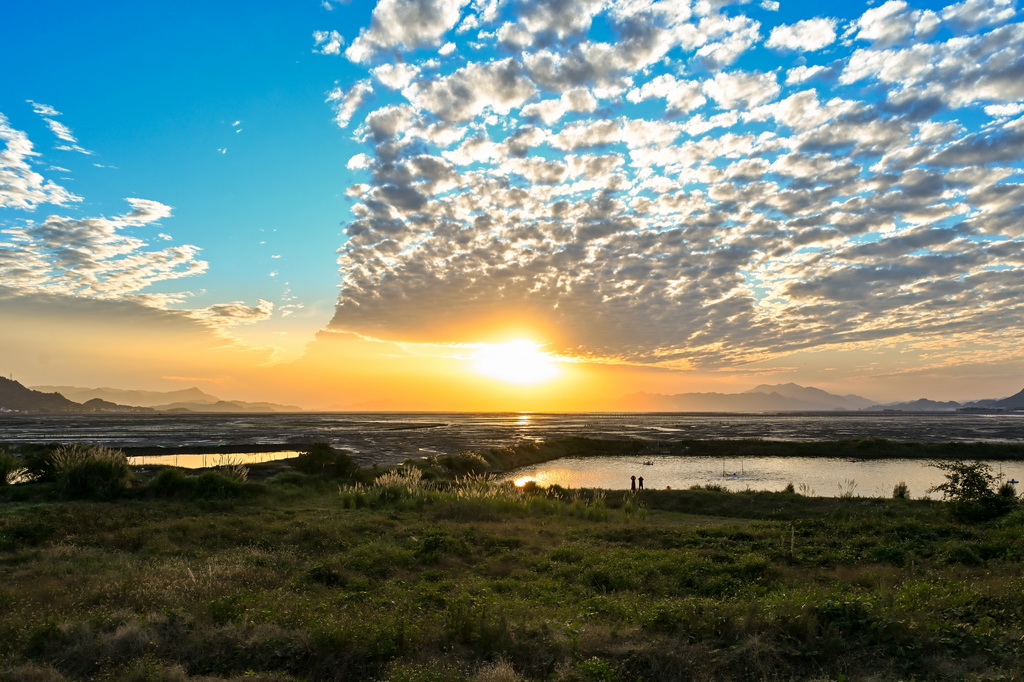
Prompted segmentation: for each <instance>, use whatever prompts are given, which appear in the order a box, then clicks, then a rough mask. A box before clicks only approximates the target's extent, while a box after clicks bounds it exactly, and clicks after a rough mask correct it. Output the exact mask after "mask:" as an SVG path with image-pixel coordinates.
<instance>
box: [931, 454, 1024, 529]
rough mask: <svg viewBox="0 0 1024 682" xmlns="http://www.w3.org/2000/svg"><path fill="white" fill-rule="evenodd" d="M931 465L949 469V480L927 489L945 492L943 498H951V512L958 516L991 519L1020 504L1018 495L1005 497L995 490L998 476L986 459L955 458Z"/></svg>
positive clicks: (975, 519)
mask: <svg viewBox="0 0 1024 682" xmlns="http://www.w3.org/2000/svg"><path fill="white" fill-rule="evenodd" d="M932 466H934V467H936V468H938V469H941V470H943V471H945V472H946V482H945V483H940V484H939V485H937V486H934V487H932V488H929V489H928V492H932V493H936V492H940V493H942V498H943V499H945V500H948V501H949V504H950V508H949V509H950V513H951V514H952V516H953V518H955V519H959V520H961V521H988V520H990V519H994V518H997V517H1000V516H1003V515H1004V514H1008V513H1009V512H1011V511H1013V510H1014V508H1016V507H1017V498H1016V495H1014V496H1012V497H1010V496H1006V495H1005V494H1000V493H997V492H996V491H995V490H994V489H993V488H994V487H995V484H996V477H995V476H993V475H992V469H991V467H989V465H987V464H985V463H984V462H965V461H963V460H953V461H950V462H934V463H933V464H932ZM1014 492H1015V491H1014Z"/></svg>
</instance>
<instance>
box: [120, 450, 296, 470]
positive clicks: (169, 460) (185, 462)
mask: <svg viewBox="0 0 1024 682" xmlns="http://www.w3.org/2000/svg"><path fill="white" fill-rule="evenodd" d="M298 456H299V453H298V451H296V450H283V451H281V452H237V453H232V454H230V455H225V454H206V455H190V454H173V455H137V456H135V457H129V458H128V461H129V463H131V464H132V465H134V466H155V465H164V466H172V467H181V468H182V469H205V468H206V467H219V466H228V465H230V464H260V463H262V462H273V461H275V460H278V459H288V458H289V457H298Z"/></svg>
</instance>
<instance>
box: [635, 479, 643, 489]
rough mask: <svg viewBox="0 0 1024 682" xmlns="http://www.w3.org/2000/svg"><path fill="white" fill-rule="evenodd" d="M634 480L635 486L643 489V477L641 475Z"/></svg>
mask: <svg viewBox="0 0 1024 682" xmlns="http://www.w3.org/2000/svg"><path fill="white" fill-rule="evenodd" d="M636 482H637V483H638V485H637V488H639V489H640V490H643V489H644V477H643V476H641V477H640V478H638V479H636Z"/></svg>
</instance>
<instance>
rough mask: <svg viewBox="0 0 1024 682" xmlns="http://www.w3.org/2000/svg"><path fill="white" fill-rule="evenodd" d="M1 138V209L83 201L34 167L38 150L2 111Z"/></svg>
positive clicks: (29, 208) (60, 204) (31, 207)
mask: <svg viewBox="0 0 1024 682" xmlns="http://www.w3.org/2000/svg"><path fill="white" fill-rule="evenodd" d="M37 106H45V105H37ZM0 141H2V142H3V143H4V147H3V148H2V149H0V208H2V207H10V208H18V209H23V210H32V209H35V208H36V207H37V206H39V205H40V204H54V205H57V206H64V205H66V204H69V203H72V202H76V201H81V199H82V198H81V197H79V196H77V195H75V194H72V193H71V192H69V191H68V190H67V189H65V188H64V187H62V186H60V185H58V184H57V183H55V182H53V181H52V180H47V179H45V178H44V177H43V176H42V175H40V174H39V173H37V172H36V171H34V170H33V169H32V164H31V163H30V161H31V159H32V158H33V157H36V156H38V153H37V152H35V151H34V149H33V147H32V143H31V142H30V141H29V139H28V136H27V135H26V134H25V133H24V132H22V131H20V130H16V129H15V128H12V127H11V125H10V122H9V121H8V120H7V117H6V116H4V115H3V114H0Z"/></svg>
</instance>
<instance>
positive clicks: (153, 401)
mask: <svg viewBox="0 0 1024 682" xmlns="http://www.w3.org/2000/svg"><path fill="white" fill-rule="evenodd" d="M35 389H36V390H38V391H44V390H50V391H57V392H59V393H61V394H62V395H64V396H66V397H68V398H71V399H72V400H78V401H82V402H86V401H92V400H100V401H104V402H107V403H115V402H116V403H120V404H122V405H138V406H140V407H146V408H152V409H153V410H156V411H158V412H302V411H303V409H302V408H301V407H298V406H296V405H279V404H277V403H268V402H246V401H244V400H224V399H222V398H218V397H217V396H215V395H210V394H209V393H206V392H204V391H202V390H200V389H199V388H196V387H195V386H193V387H192V388H185V389H181V390H178V391H139V390H132V389H123V388H106V387H105V388H84V387H81V386H36V387H35ZM86 404H88V402H86Z"/></svg>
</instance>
